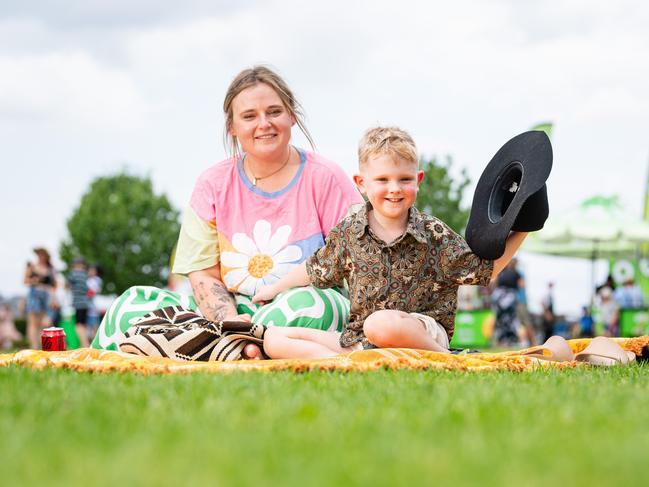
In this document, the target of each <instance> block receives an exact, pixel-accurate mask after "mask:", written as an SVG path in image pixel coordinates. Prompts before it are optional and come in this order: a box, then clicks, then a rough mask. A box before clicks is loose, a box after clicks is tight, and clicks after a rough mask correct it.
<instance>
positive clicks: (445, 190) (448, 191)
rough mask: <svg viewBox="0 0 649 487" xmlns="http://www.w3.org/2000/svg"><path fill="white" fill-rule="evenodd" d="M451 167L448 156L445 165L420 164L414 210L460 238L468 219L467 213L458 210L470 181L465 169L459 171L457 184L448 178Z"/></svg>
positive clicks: (432, 161) (423, 161)
mask: <svg viewBox="0 0 649 487" xmlns="http://www.w3.org/2000/svg"><path fill="white" fill-rule="evenodd" d="M452 165H453V159H452V158H451V156H447V157H446V164H439V163H438V162H437V158H435V157H433V158H432V159H428V160H421V161H420V167H421V169H422V170H423V171H424V173H425V176H424V180H423V181H422V183H421V186H420V187H419V194H418V195H417V208H419V209H420V210H422V211H423V212H425V213H428V214H429V215H433V216H435V217H437V218H439V219H440V220H442V221H443V222H444V223H446V224H447V225H448V226H449V227H451V228H452V229H453V230H455V231H456V232H457V233H459V234H464V229H465V227H466V224H467V221H468V219H469V209H468V208H467V209H462V207H461V204H462V196H463V194H464V190H465V188H466V187H467V186H468V184H469V182H470V180H469V177H468V175H467V173H466V169H462V172H461V176H460V178H459V180H457V181H456V180H454V179H453V178H452V177H451V174H450V169H451V166H452Z"/></svg>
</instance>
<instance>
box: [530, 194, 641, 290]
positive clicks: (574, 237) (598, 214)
mask: <svg viewBox="0 0 649 487" xmlns="http://www.w3.org/2000/svg"><path fill="white" fill-rule="evenodd" d="M646 242H649V222H647V221H645V220H642V219H641V218H638V217H635V216H634V215H632V214H630V213H628V212H626V211H625V210H624V208H623V207H622V205H621V204H620V202H619V200H618V197H617V196H610V197H606V196H593V197H591V198H588V199H587V200H585V201H583V202H582V203H581V204H580V205H579V206H577V207H576V208H574V209H572V210H569V211H566V212H562V213H555V214H552V213H551V214H550V217H549V218H548V220H547V222H546V224H545V227H544V228H543V229H542V230H541V231H539V232H537V233H534V234H531V235H530V237H529V238H528V239H526V241H525V243H524V245H523V248H522V250H525V251H527V252H535V253H540V254H549V255H557V256H564V257H580V258H587V259H590V260H591V262H592V264H591V284H592V288H593V290H594V288H595V282H594V281H595V260H596V259H608V258H621V257H635V256H637V254H638V253H639V248H640V244H642V243H646Z"/></svg>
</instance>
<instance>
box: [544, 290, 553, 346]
mask: <svg viewBox="0 0 649 487" xmlns="http://www.w3.org/2000/svg"><path fill="white" fill-rule="evenodd" d="M555 321H556V315H555V314H554V283H553V282H548V288H547V290H546V292H545V295H544V296H543V299H541V330H542V332H543V341H544V342H545V341H547V339H548V338H550V337H551V336H552V335H554V323H555Z"/></svg>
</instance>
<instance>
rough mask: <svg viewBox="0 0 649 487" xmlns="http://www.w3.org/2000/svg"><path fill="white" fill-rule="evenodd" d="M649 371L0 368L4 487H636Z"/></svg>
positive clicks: (645, 434) (642, 471)
mask: <svg viewBox="0 0 649 487" xmlns="http://www.w3.org/2000/svg"><path fill="white" fill-rule="evenodd" d="M648 377H649V367H647V366H644V365H633V366H630V367H625V368H613V369H579V370H565V371H552V370H549V371H547V370H546V371H535V372H524V373H511V372H506V373H500V372H489V373H482V374H480V373H461V372H441V371H427V372H416V371H378V372H368V373H349V374H341V373H323V372H310V373H305V374H294V373H288V372H287V373H248V374H246V373H234V374H230V375H207V374H192V375H184V376H179V375H176V376H149V377H145V376H140V375H133V374H121V375H120V374H91V373H76V372H72V371H67V370H44V371H34V370H29V369H24V368H17V367H14V366H12V367H9V368H0V391H1V396H0V438H1V442H0V465H1V468H2V470H1V472H0V484H2V485H17V486H23V485H45V484H47V485H82V484H84V485H154V486H162V485H198V484H201V483H202V484H205V485H255V486H260V485H401V484H403V485H408V484H417V485H433V484H436V485H477V484H480V485H497V486H507V485H526V486H527V485H531V486H533V485H539V486H541V485H551V484H555V485H570V486H577V485H591V486H592V485H598V486H599V485H607V484H608V485H625V484H627V483H631V484H632V485H644V484H647V482H648V481H649V473H648V471H647V467H646V466H647V457H648V456H649V430H648V428H647V425H649V407H647V405H648V403H649V400H648V398H649V381H648V380H647V379H648Z"/></svg>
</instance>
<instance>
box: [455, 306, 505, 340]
mask: <svg viewBox="0 0 649 487" xmlns="http://www.w3.org/2000/svg"><path fill="white" fill-rule="evenodd" d="M495 321H496V318H495V316H494V313H493V311H491V310H490V309H479V310H471V311H458V312H457V314H456V315H455V334H454V335H453V339H452V340H451V347H456V348H468V347H488V346H489V341H490V340H491V335H492V333H493V329H494V323H495Z"/></svg>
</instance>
